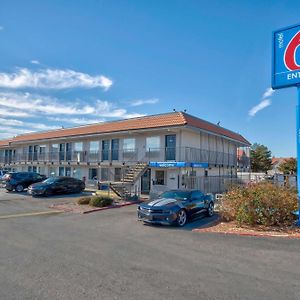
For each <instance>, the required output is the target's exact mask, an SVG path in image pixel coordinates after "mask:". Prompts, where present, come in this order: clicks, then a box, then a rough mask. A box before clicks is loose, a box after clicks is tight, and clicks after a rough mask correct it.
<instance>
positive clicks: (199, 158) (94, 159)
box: [0, 147, 237, 166]
mask: <svg viewBox="0 0 300 300" xmlns="http://www.w3.org/2000/svg"><path fill="white" fill-rule="evenodd" d="M150 161H185V162H207V163H209V164H211V165H225V166H236V165H237V156H236V155H234V154H230V153H223V152H217V151H209V150H203V149H197V148H192V147H176V148H170V147H169V148H168V147H165V148H149V149H145V148H140V149H128V150H103V151H63V152H59V151H56V152H43V153H36V152H35V153H32V152H30V153H15V154H12V155H9V156H1V157H0V164H11V163H22V162H23V163H24V162H26V163H28V162H40V163H41V162H45V163H52V162H53V163H59V162H72V163H101V162H121V163H125V164H126V163H130V162H150Z"/></svg>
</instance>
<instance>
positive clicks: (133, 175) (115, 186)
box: [109, 162, 148, 199]
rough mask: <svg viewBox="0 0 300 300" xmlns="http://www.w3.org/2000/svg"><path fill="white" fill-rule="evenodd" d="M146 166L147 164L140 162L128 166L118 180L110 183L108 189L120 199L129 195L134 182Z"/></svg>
mask: <svg viewBox="0 0 300 300" xmlns="http://www.w3.org/2000/svg"><path fill="white" fill-rule="evenodd" d="M147 168H148V164H147V163H142V162H138V163H136V164H135V165H133V166H130V167H129V168H128V169H127V172H126V174H124V176H123V178H122V180H121V181H120V182H111V183H110V185H109V187H110V189H111V190H112V191H113V192H115V194H117V195H118V196H119V197H121V198H122V199H124V198H128V197H130V196H131V192H132V189H133V186H134V184H135V183H136V181H137V180H138V179H139V178H140V177H141V176H142V175H143V174H144V172H145V171H146V170H147Z"/></svg>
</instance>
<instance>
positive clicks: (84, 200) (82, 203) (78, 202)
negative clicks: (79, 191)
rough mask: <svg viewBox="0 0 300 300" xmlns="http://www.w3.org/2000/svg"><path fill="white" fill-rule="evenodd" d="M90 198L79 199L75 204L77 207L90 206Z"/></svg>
mask: <svg viewBox="0 0 300 300" xmlns="http://www.w3.org/2000/svg"><path fill="white" fill-rule="evenodd" d="M90 201H91V197H81V198H79V199H78V200H77V204H79V205H87V204H90Z"/></svg>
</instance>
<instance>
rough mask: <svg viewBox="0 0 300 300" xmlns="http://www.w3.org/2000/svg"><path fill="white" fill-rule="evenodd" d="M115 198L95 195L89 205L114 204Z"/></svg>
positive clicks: (102, 205)
mask: <svg viewBox="0 0 300 300" xmlns="http://www.w3.org/2000/svg"><path fill="white" fill-rule="evenodd" d="M112 203H113V199H112V198H110V197H103V196H100V197H99V196H93V197H92V198H91V200H90V202H89V205H91V206H95V207H105V206H109V205H112Z"/></svg>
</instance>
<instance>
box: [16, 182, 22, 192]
mask: <svg viewBox="0 0 300 300" xmlns="http://www.w3.org/2000/svg"><path fill="white" fill-rule="evenodd" d="M23 191H24V186H23V185H22V184H18V185H17V186H16V192H18V193H21V192H23Z"/></svg>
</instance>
